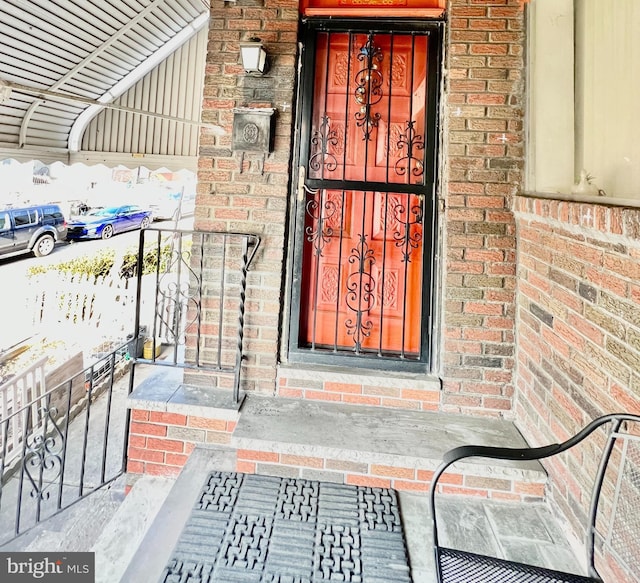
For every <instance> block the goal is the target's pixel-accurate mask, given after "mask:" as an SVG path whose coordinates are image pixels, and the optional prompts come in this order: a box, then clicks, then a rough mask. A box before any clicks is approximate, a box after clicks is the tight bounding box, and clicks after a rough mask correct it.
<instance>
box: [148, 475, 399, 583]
mask: <svg viewBox="0 0 640 583" xmlns="http://www.w3.org/2000/svg"><path fill="white" fill-rule="evenodd" d="M160 581H161V582H162V583H178V582H184V581H188V582H189V583H208V582H215V583H236V582H237V583H241V582H242V583H253V582H255V583H320V582H324V581H348V582H352V583H355V582H358V583H396V582H397V583H411V574H410V568H409V560H408V557H407V552H406V546H405V541H404V534H403V531H402V523H401V521H400V510H399V507H398V500H397V496H396V492H395V491H394V490H390V489H387V488H369V487H363V486H347V485H343V484H332V483H328V482H317V481H313V480H302V479H295V478H276V477H271V476H256V475H251V474H241V473H229V472H213V473H211V474H210V475H209V477H208V479H207V481H206V483H205V486H204V488H203V490H202V492H201V494H200V496H199V498H198V500H197V502H196V505H195V507H194V509H193V511H192V513H191V516H190V517H189V519H188V521H187V523H186V525H185V527H184V530H183V531H182V533H181V535H180V538H179V539H178V543H177V544H176V548H175V549H174V550H173V553H172V556H171V558H170V560H169V562H168V563H167V566H166V567H165V569H164V572H163V574H162V577H161V579H160Z"/></svg>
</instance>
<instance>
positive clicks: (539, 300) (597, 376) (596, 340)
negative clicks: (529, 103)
mask: <svg viewBox="0 0 640 583" xmlns="http://www.w3.org/2000/svg"><path fill="white" fill-rule="evenodd" d="M516 202H517V205H516V217H517V230H518V251H519V261H518V307H517V335H518V343H517V346H518V355H517V356H518V379H517V392H518V399H517V404H516V414H517V419H518V422H519V424H520V426H521V428H522V430H523V432H524V434H525V436H526V437H527V438H529V439H530V441H532V442H533V443H535V444H538V445H541V444H546V443H550V442H553V441H556V440H564V439H566V438H567V437H569V436H570V435H573V434H574V433H576V432H577V431H578V429H580V428H581V427H582V426H584V425H586V423H587V422H588V421H590V420H591V419H593V418H595V417H598V416H600V415H602V414H605V413H612V412H617V411H626V412H630V413H636V414H638V413H640V309H639V305H638V304H639V303H640V261H639V260H640V210H638V209H630V208H622V207H608V206H606V205H604V204H586V203H577V202H566V201H557V200H546V199H539V198H525V197H518V199H517V201H516ZM588 459H590V458H588V457H587V458H583V457H581V455H580V454H577V455H567V456H565V458H563V461H562V463H556V464H554V465H553V466H550V468H551V471H552V477H553V478H554V480H553V484H554V499H555V501H556V502H557V503H558V504H559V505H560V506H562V508H563V512H564V514H565V516H567V518H568V519H570V521H571V522H572V523H573V524H574V526H575V525H577V524H578V522H579V521H584V519H585V512H586V507H585V505H586V502H587V501H588V498H589V493H588V488H589V479H588V475H589V474H591V475H592V474H593V472H594V470H595V468H594V467H592V466H590V465H589V464H588V463H587V462H586V461H585V460H588Z"/></svg>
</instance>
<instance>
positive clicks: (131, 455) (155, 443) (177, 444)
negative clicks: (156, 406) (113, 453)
mask: <svg viewBox="0 0 640 583" xmlns="http://www.w3.org/2000/svg"><path fill="white" fill-rule="evenodd" d="M235 426H236V421H235V420H228V419H212V418H208V417H199V416H197V415H183V414H181V413H167V412H162V411H147V410H144V409H132V410H131V423H130V430H129V442H128V449H127V472H129V473H130V474H150V475H155V476H177V475H178V474H179V473H180V471H181V470H182V467H183V466H184V464H185V463H186V462H187V459H188V457H189V455H190V454H191V452H192V451H193V449H194V448H195V447H196V445H202V444H216V445H228V444H229V442H230V441H231V434H232V433H233V430H234V429H235Z"/></svg>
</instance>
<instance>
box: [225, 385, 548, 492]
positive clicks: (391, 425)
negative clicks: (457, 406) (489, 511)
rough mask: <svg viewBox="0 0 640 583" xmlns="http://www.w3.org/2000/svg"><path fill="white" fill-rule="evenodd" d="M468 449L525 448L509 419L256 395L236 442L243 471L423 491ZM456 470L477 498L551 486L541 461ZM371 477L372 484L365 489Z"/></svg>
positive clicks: (472, 463)
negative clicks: (457, 450)
mask: <svg viewBox="0 0 640 583" xmlns="http://www.w3.org/2000/svg"><path fill="white" fill-rule="evenodd" d="M466 444H477V445H488V446H502V447H526V446H527V444H526V442H525V440H524V438H523V437H522V435H521V434H520V433H519V432H518V430H517V429H516V427H515V426H514V425H513V423H511V422H509V421H506V420H503V419H494V418H471V417H467V416H462V415H452V414H446V413H432V412H427V411H407V410H402V409H386V408H381V407H368V406H362V405H349V404H345V403H330V402H324V401H315V402H310V401H303V400H298V399H284V398H275V399H274V398H265V397H259V396H254V395H249V396H248V397H247V399H246V401H245V403H244V405H243V407H242V409H241V411H240V419H239V421H238V424H237V426H236V428H235V431H234V433H233V436H232V438H231V446H233V447H235V448H237V449H238V463H239V465H238V470H239V471H248V472H250V471H254V472H255V473H261V474H271V475H277V476H283V477H302V478H308V479H318V480H325V481H337V482H346V483H354V484H355V483H360V484H363V485H377V486H381V487H388V486H392V487H394V488H396V489H398V490H407V489H408V490H422V491H426V490H427V488H428V482H429V480H430V476H431V473H432V471H433V470H434V469H435V468H436V467H437V466H438V465H439V464H440V461H441V460H442V455H443V454H444V452H445V451H447V450H448V449H450V448H453V447H456V446H459V445H466ZM455 468H456V470H455V471H457V472H458V475H459V476H461V477H460V478H459V479H456V480H454V481H453V482H452V483H451V485H452V486H456V485H457V486H460V487H464V488H466V489H470V488H476V489H478V490H479V492H478V493H482V491H484V493H490V492H492V491H494V490H499V491H501V493H502V494H505V493H507V494H513V496H514V498H515V497H517V496H518V495H520V494H522V493H523V491H517V490H516V489H515V488H516V483H520V482H523V483H529V484H537V485H538V486H537V487H534V488H531V489H530V490H529V491H528V492H527V494H528V495H532V496H542V494H543V490H544V483H545V482H546V474H545V472H544V470H543V468H542V466H541V465H540V464H539V463H538V462H500V463H499V464H496V465H495V466H489V465H487V464H486V463H485V462H484V461H482V460H473V461H469V462H460V463H458V464H456V466H455ZM454 473H455V472H454ZM467 475H468V476H470V477H472V479H467V478H464V477H462V476H467ZM365 477H369V478H371V479H372V480H374V481H373V482H371V481H370V482H371V483H369V484H366V480H365V479H364V478H365ZM376 480H377V482H376ZM507 497H508V496H507Z"/></svg>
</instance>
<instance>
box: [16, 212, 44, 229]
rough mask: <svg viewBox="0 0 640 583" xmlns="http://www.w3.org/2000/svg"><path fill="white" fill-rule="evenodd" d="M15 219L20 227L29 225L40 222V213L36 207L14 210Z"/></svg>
mask: <svg viewBox="0 0 640 583" xmlns="http://www.w3.org/2000/svg"><path fill="white" fill-rule="evenodd" d="M13 221H14V223H15V225H16V228H18V227H28V226H29V225H35V224H36V223H37V222H38V213H37V211H36V210H35V209H25V210H21V211H14V212H13Z"/></svg>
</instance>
